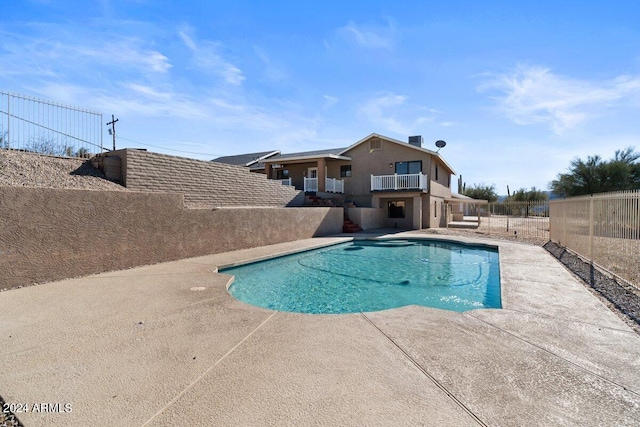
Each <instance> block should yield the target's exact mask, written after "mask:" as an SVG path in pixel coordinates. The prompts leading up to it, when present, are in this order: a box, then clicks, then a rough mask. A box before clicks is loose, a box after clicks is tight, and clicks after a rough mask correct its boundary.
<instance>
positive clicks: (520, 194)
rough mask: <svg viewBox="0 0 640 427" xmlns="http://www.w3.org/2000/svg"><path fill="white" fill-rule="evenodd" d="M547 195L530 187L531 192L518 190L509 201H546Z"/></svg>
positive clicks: (522, 189)
mask: <svg viewBox="0 0 640 427" xmlns="http://www.w3.org/2000/svg"><path fill="white" fill-rule="evenodd" d="M548 199H549V195H548V194H547V193H546V192H545V191H542V190H538V189H537V188H536V187H531V190H528V191H527V190H526V189H524V188H521V189H519V190H518V191H516V192H515V193H513V195H512V196H511V198H510V199H509V201H513V202H537V201H540V200H548Z"/></svg>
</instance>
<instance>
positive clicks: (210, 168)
mask: <svg viewBox="0 0 640 427" xmlns="http://www.w3.org/2000/svg"><path fill="white" fill-rule="evenodd" d="M109 155H110V156H119V157H120V158H121V160H122V175H123V183H124V185H125V187H127V188H128V189H130V190H137V191H150V192H177V193H182V194H184V202H185V204H186V205H187V206H194V205H200V206H211V207H216V206H223V207H224V206H300V205H302V203H303V202H304V195H302V194H301V193H300V191H297V190H295V189H294V188H293V187H290V186H285V185H282V184H281V183H280V182H275V181H271V180H268V179H267V177H266V175H264V174H257V173H251V172H250V171H249V168H246V167H243V166H235V165H227V164H224V163H216V162H206V161H202V160H193V159H187V158H183V157H176V156H168V155H165V154H158V153H150V152H146V151H140V150H132V149H125V150H118V151H114V152H111V153H109Z"/></svg>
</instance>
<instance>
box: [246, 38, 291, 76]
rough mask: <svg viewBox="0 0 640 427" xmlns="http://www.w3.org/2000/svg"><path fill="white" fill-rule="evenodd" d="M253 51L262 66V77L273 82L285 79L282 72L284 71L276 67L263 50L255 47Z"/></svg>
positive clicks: (284, 73)
mask: <svg viewBox="0 0 640 427" xmlns="http://www.w3.org/2000/svg"><path fill="white" fill-rule="evenodd" d="M253 50H254V52H255V53H256V56H257V57H258V58H259V59H260V60H261V61H262V63H263V64H264V71H263V75H264V77H265V78H267V79H268V80H271V81H275V82H279V81H283V80H286V79H287V73H286V72H285V71H284V69H283V68H282V67H281V66H279V65H276V64H275V63H274V62H273V60H272V59H271V58H270V57H269V55H267V53H266V52H265V51H264V50H263V49H261V48H259V47H257V46H256V47H254V48H253Z"/></svg>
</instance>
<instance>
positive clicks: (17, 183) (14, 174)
mask: <svg viewBox="0 0 640 427" xmlns="http://www.w3.org/2000/svg"><path fill="white" fill-rule="evenodd" d="M2 185H6V186H11V187H49V188H79V189H87V190H126V189H125V188H124V187H123V186H122V185H120V184H117V183H115V182H112V181H109V180H107V179H106V177H105V176H104V174H103V173H102V172H101V171H100V170H99V169H96V168H94V167H93V166H92V165H91V163H90V162H89V161H88V160H84V159H71V158H66V157H54V156H44V155H41V154H33V153H25V152H22V151H14V150H2V149H0V186H2Z"/></svg>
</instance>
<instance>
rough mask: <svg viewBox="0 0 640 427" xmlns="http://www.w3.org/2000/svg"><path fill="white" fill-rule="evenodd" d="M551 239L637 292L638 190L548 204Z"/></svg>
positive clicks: (639, 259) (639, 280) (639, 256)
mask: <svg viewBox="0 0 640 427" xmlns="http://www.w3.org/2000/svg"><path fill="white" fill-rule="evenodd" d="M550 208H551V210H550V213H551V223H550V229H551V232H550V239H551V240H552V241H554V242H556V243H558V244H560V245H562V246H564V247H565V248H567V249H569V250H570V251H572V252H574V253H576V254H578V255H580V256H581V257H583V258H584V259H586V260H587V261H590V262H592V263H594V264H596V265H597V266H598V267H600V268H602V269H604V270H606V271H608V272H610V273H612V274H614V275H615V276H617V277H619V278H621V279H623V280H624V281H625V282H627V283H629V284H631V285H633V286H635V287H636V288H639V289H640V190H633V191H621V192H615V193H603V194H594V195H592V196H580V197H571V198H568V199H559V200H553V201H551V203H550Z"/></svg>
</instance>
